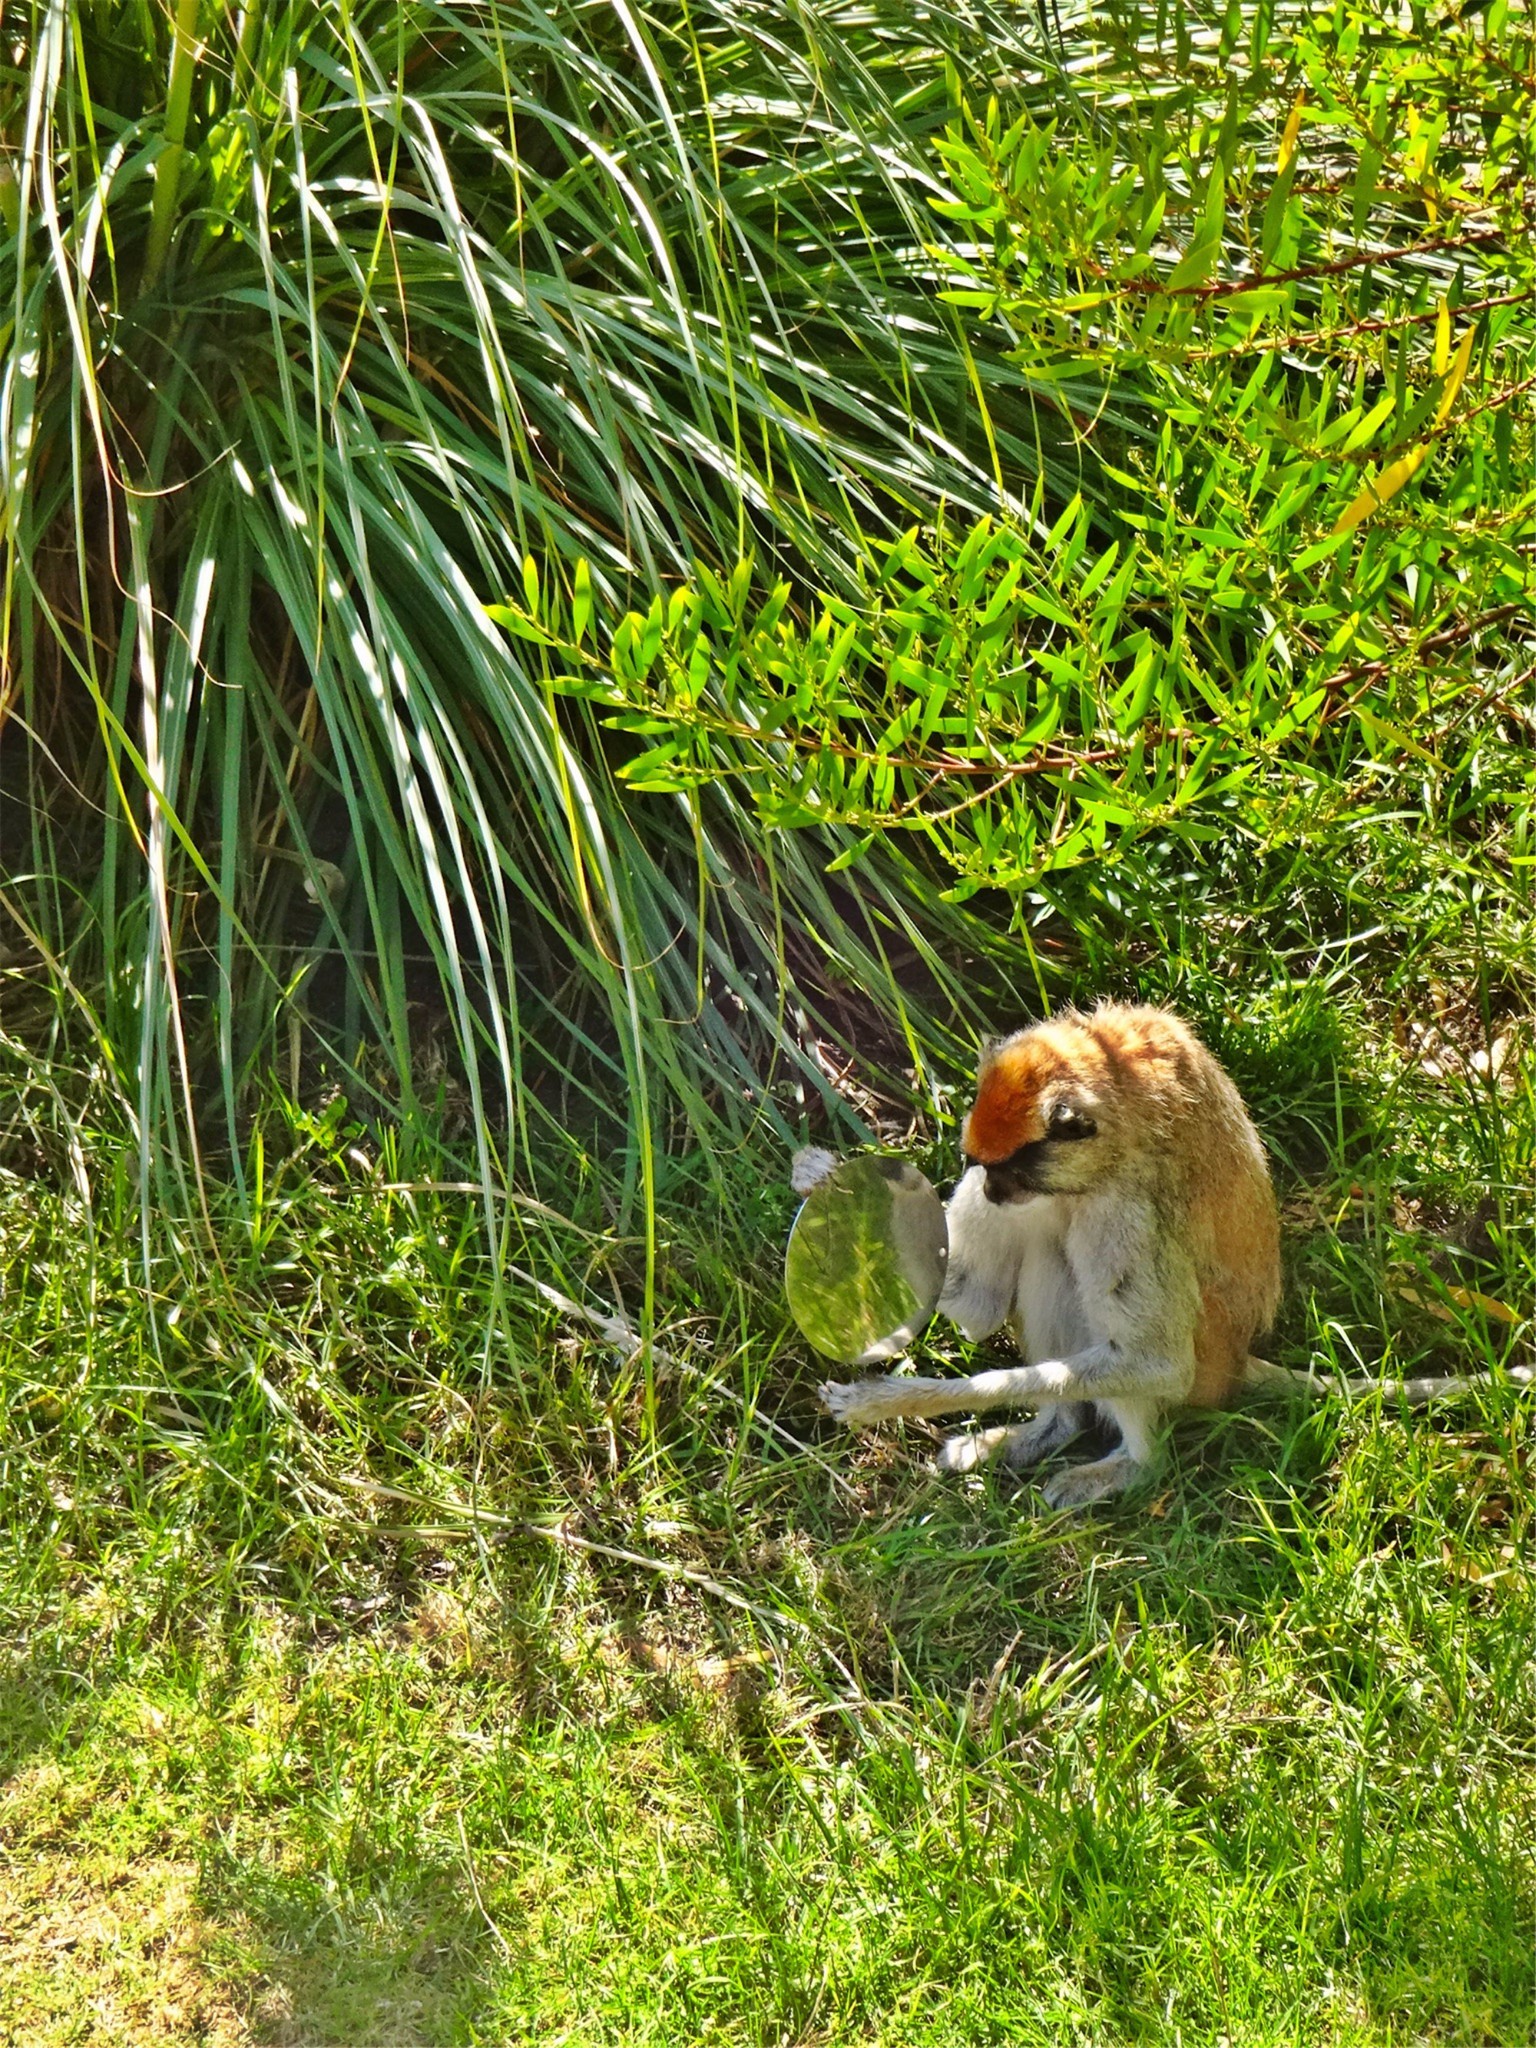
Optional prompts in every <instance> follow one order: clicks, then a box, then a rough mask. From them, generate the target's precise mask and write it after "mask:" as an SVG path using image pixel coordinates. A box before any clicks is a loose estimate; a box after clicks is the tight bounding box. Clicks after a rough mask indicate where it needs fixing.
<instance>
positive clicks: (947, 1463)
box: [935, 1401, 1093, 1472]
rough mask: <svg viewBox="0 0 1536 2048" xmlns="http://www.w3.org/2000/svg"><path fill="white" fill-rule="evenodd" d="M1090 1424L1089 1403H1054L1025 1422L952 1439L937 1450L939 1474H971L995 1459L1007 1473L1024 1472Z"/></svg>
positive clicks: (1091, 1418)
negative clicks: (1005, 1467)
mask: <svg viewBox="0 0 1536 2048" xmlns="http://www.w3.org/2000/svg"><path fill="white" fill-rule="evenodd" d="M1092 1421H1093V1408H1092V1405H1091V1404H1090V1403H1089V1402H1087V1401H1054V1402H1052V1403H1051V1405H1050V1407H1048V1408H1042V1409H1041V1410H1040V1413H1039V1414H1038V1415H1032V1416H1031V1417H1030V1419H1029V1421H1028V1422H1015V1423H1010V1424H1009V1425H1008V1426H1007V1427H1006V1428H1003V1429H979V1430H976V1431H974V1432H972V1433H971V1434H969V1435H966V1436H952V1437H951V1438H950V1439H949V1441H948V1442H947V1443H945V1444H944V1445H942V1446H941V1447H940V1450H939V1454H938V1457H937V1459H936V1460H935V1463H936V1465H937V1467H938V1470H939V1471H940V1472H974V1471H975V1470H976V1468H977V1467H978V1466H979V1465H987V1464H990V1463H991V1462H992V1461H993V1460H994V1459H998V1460H1000V1461H1001V1462H1002V1463H1003V1464H1004V1465H1006V1466H1007V1467H1008V1469H1009V1471H1010V1472H1027V1471H1029V1470H1030V1468H1031V1467H1032V1466H1035V1465H1038V1464H1040V1463H1041V1461H1042V1460H1043V1459H1045V1458H1048V1457H1049V1456H1050V1455H1051V1453H1052V1451H1059V1450H1060V1449H1062V1447H1063V1446H1064V1445H1066V1444H1069V1443H1071V1442H1072V1440H1073V1438H1074V1437H1079V1436H1081V1435H1082V1433H1083V1431H1084V1430H1085V1429H1087V1428H1088V1427H1089V1425H1090V1424H1091V1423H1092Z"/></svg>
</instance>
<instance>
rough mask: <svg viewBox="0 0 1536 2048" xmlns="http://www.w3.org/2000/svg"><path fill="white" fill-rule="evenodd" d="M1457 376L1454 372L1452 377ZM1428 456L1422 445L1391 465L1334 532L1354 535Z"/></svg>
mask: <svg viewBox="0 0 1536 2048" xmlns="http://www.w3.org/2000/svg"><path fill="white" fill-rule="evenodd" d="M1454 374H1455V373H1454V371H1453V372H1452V375H1453V376H1454ZM1428 453H1429V450H1428V448H1427V447H1425V446H1422V445H1421V446H1419V447H1417V448H1410V449H1409V450H1408V453H1407V454H1406V455H1399V457H1398V458H1397V460H1396V462H1389V463H1388V464H1387V466H1386V468H1385V469H1384V470H1383V471H1382V472H1381V474H1380V476H1378V477H1377V478H1376V479H1375V480H1374V482H1371V483H1368V484H1367V485H1366V486H1365V489H1364V490H1363V491H1361V492H1360V493H1359V495H1358V496H1357V497H1354V498H1352V499H1351V500H1350V502H1349V503H1348V504H1347V505H1346V506H1345V507H1344V510H1343V511H1342V512H1341V513H1340V514H1339V516H1338V518H1337V519H1336V520H1335V521H1334V522H1333V526H1332V529H1331V531H1332V532H1334V533H1352V532H1353V531H1354V529H1355V528H1356V527H1357V526H1358V525H1359V524H1360V522H1361V520H1362V519H1367V518H1369V516H1370V515H1371V513H1373V512H1375V511H1378V510H1379V509H1380V508H1381V507H1382V506H1383V505H1385V504H1386V502H1387V500H1388V498H1395V497H1396V496H1397V494H1398V492H1399V491H1400V490H1401V489H1402V488H1403V485H1404V484H1406V483H1409V482H1410V481H1411V480H1412V479H1413V477H1414V476H1416V475H1417V473H1418V471H1419V470H1420V469H1421V468H1422V466H1423V462H1424V458H1425V456H1426V455H1428Z"/></svg>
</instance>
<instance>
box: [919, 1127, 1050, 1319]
mask: <svg viewBox="0 0 1536 2048" xmlns="http://www.w3.org/2000/svg"><path fill="white" fill-rule="evenodd" d="M1025 1209H1026V1205H1023V1204H1017V1205H1016V1204H1011V1203H999V1202H989V1201H988V1200H987V1196H986V1175H985V1174H984V1173H983V1171H982V1169H981V1168H980V1167H979V1166H973V1167H971V1168H970V1169H969V1171H968V1172H966V1173H964V1174H962V1176H961V1178H960V1182H959V1185H958V1186H957V1187H956V1189H955V1192H954V1193H953V1194H952V1195H951V1196H950V1198H949V1200H948V1202H947V1203H946V1204H945V1205H944V1214H945V1218H946V1221H947V1222H948V1224H949V1267H948V1271H947V1272H946V1274H945V1277H944V1292H943V1293H942V1294H941V1295H940V1296H939V1313H940V1315H944V1316H948V1317H949V1319H950V1321H951V1322H952V1323H958V1325H959V1326H960V1328H961V1329H962V1330H963V1331H964V1333H965V1334H966V1336H967V1337H969V1338H971V1339H972V1340H973V1341H974V1340H975V1339H977V1338H980V1337H990V1336H991V1335H992V1333H993V1331H994V1330H999V1329H1001V1328H1002V1326H1003V1324H1004V1322H1006V1321H1007V1319H1008V1317H1009V1316H1010V1315H1012V1313H1013V1309H1014V1300H1015V1297H1016V1295H1017V1293H1018V1286H1019V1268H1020V1266H1021V1265H1022V1263H1023V1258H1024V1236H1025V1232H1026V1231H1027V1229H1028V1227H1029V1226H1028V1222H1027V1220H1026V1214H1025Z"/></svg>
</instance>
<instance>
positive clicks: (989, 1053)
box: [976, 1036, 1008, 1081]
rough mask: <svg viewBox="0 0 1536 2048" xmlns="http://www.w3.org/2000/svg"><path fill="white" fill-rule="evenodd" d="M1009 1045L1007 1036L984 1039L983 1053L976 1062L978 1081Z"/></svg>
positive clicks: (982, 1043)
mask: <svg viewBox="0 0 1536 2048" xmlns="http://www.w3.org/2000/svg"><path fill="white" fill-rule="evenodd" d="M1007 1043H1008V1040H1007V1038H1006V1036H1005V1037H1002V1038H984V1039H983V1040H982V1041H981V1051H980V1053H979V1054H978V1056H977V1060H976V1078H977V1080H978V1081H979V1080H980V1079H981V1077H982V1075H983V1074H985V1072H986V1071H987V1069H988V1067H990V1066H991V1064H992V1062H993V1061H994V1060H995V1059H996V1058H997V1056H998V1054H999V1053H1000V1052H1001V1051H1002V1049H1003V1047H1004V1046H1005V1045H1006V1044H1007Z"/></svg>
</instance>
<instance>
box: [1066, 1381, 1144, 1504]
mask: <svg viewBox="0 0 1536 2048" xmlns="http://www.w3.org/2000/svg"><path fill="white" fill-rule="evenodd" d="M1104 1411H1105V1413H1106V1415H1107V1416H1108V1417H1109V1419H1110V1420H1111V1421H1113V1422H1114V1423H1115V1424H1116V1426H1117V1427H1118V1428H1119V1431H1120V1441H1119V1443H1118V1444H1117V1445H1116V1447H1115V1449H1114V1450H1112V1451H1111V1452H1110V1453H1109V1455H1108V1457H1104V1458H1096V1459H1095V1460H1094V1461H1093V1463H1092V1464H1091V1465H1069V1466H1068V1467H1067V1468H1066V1470H1065V1471H1064V1472H1057V1473H1055V1474H1054V1475H1053V1476H1052V1477H1051V1478H1050V1479H1048V1480H1047V1481H1046V1482H1045V1485H1044V1487H1043V1488H1042V1489H1041V1490H1042V1491H1043V1493H1044V1494H1045V1500H1046V1505H1047V1507H1053V1508H1085V1507H1087V1506H1089V1505H1090V1503H1091V1502H1093V1501H1096V1500H1111V1499H1113V1498H1114V1496H1115V1495H1116V1494H1117V1493H1125V1492H1127V1491H1128V1490H1129V1488H1131V1487H1133V1486H1136V1485H1138V1484H1139V1483H1140V1481H1142V1480H1143V1479H1148V1478H1150V1477H1151V1475H1152V1472H1153V1470H1154V1469H1155V1467H1156V1464H1157V1421H1158V1417H1159V1415H1160V1413H1161V1403H1159V1402H1157V1401H1106V1402H1105V1403H1104Z"/></svg>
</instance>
